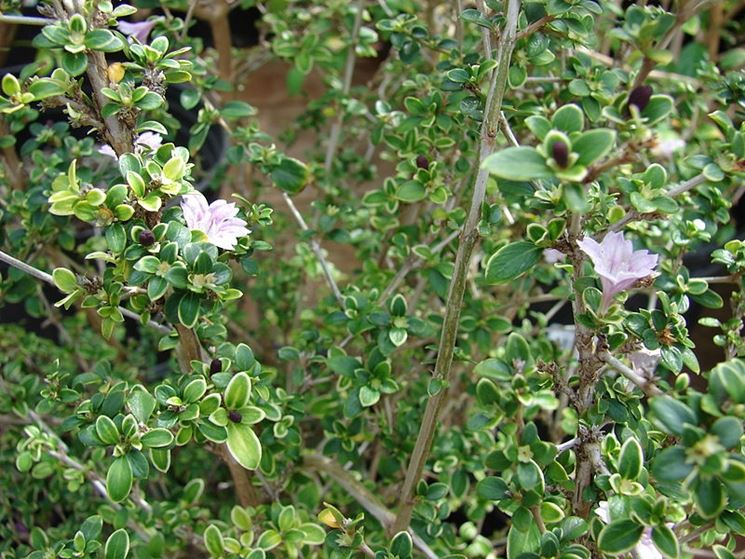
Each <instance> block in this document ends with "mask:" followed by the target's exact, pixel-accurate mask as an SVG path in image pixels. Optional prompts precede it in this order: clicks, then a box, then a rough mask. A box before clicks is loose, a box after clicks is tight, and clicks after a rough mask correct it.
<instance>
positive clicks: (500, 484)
mask: <svg viewBox="0 0 745 559" xmlns="http://www.w3.org/2000/svg"><path fill="white" fill-rule="evenodd" d="M476 493H477V494H478V495H479V497H482V498H484V499H488V500H490V501H499V500H501V499H504V498H505V496H506V495H507V493H508V488H507V484H506V483H505V482H504V480H503V479H502V478H498V477H495V476H489V477H485V478H484V479H482V480H481V481H479V482H478V484H476Z"/></svg>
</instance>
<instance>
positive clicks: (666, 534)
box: [652, 524, 680, 559]
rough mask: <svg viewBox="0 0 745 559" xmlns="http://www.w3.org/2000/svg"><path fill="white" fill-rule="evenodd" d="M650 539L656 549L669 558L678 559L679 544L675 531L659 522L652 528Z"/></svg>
mask: <svg viewBox="0 0 745 559" xmlns="http://www.w3.org/2000/svg"><path fill="white" fill-rule="evenodd" d="M652 541H653V542H654V545H655V546H656V547H657V549H659V550H660V552H661V553H662V554H663V555H664V556H665V557H668V558H669V559H678V557H680V544H679V543H678V538H677V537H675V533H674V532H673V531H672V530H671V529H670V528H668V527H667V526H665V525H664V524H661V525H659V526H655V527H654V528H652Z"/></svg>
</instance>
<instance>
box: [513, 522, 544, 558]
mask: <svg viewBox="0 0 745 559" xmlns="http://www.w3.org/2000/svg"><path fill="white" fill-rule="evenodd" d="M540 545H541V533H540V531H539V530H538V526H536V523H535V522H532V521H531V522H530V525H529V527H528V530H527V531H521V530H518V529H517V528H516V527H515V526H514V525H513V526H512V527H511V528H510V531H509V532H508V533H507V559H518V558H519V557H520V556H521V555H523V554H528V553H537V552H538V551H539V550H540ZM528 557H531V556H530V555H528Z"/></svg>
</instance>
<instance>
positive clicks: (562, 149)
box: [551, 140, 569, 169]
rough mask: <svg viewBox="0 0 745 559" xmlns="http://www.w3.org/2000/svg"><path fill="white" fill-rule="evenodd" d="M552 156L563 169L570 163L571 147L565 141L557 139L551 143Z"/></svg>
mask: <svg viewBox="0 0 745 559" xmlns="http://www.w3.org/2000/svg"><path fill="white" fill-rule="evenodd" d="M551 156H552V157H553V158H554V161H556V164H557V165H558V166H559V167H561V168H562V169H566V166H567V165H569V148H568V147H567V145H566V144H565V143H564V142H563V141H561V140H557V141H555V142H554V143H553V144H552V145H551Z"/></svg>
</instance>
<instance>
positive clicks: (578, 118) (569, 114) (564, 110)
mask: <svg viewBox="0 0 745 559" xmlns="http://www.w3.org/2000/svg"><path fill="white" fill-rule="evenodd" d="M551 124H553V126H554V128H558V129H559V130H561V131H562V132H566V133H567V134H570V133H572V132H579V131H581V130H582V128H583V127H584V125H585V115H584V114H583V113H582V109H580V108H579V107H578V106H577V105H574V104H569V105H564V106H563V107H561V108H559V110H557V111H556V112H555V113H554V116H553V118H552V119H551Z"/></svg>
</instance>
